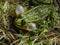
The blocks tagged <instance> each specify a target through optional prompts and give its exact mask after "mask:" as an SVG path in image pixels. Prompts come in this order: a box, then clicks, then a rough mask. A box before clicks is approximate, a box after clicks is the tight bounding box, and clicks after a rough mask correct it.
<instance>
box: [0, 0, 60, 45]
mask: <svg viewBox="0 0 60 45" xmlns="http://www.w3.org/2000/svg"><path fill="white" fill-rule="evenodd" d="M19 3H20V4H21V5H23V6H24V7H25V10H26V11H28V10H30V9H31V8H34V7H35V6H33V7H32V6H30V5H29V2H28V1H27V0H26V1H24V2H23V1H22V0H21V2H19V1H9V0H8V1H0V23H1V24H0V45H8V44H9V45H13V44H14V45H53V43H54V45H55V44H56V45H57V44H58V45H60V34H58V33H55V32H53V31H51V30H49V29H46V27H47V25H48V23H50V22H49V19H48V23H47V22H46V21H44V27H43V28H42V29H41V31H31V32H28V31H24V30H21V29H14V28H15V27H14V28H12V29H11V28H10V27H9V25H10V24H11V23H12V22H10V21H9V16H12V17H14V15H16V14H15V12H14V9H15V7H16V5H18V4H19ZM54 13H55V12H54ZM55 17H56V16H55ZM56 18H57V17H56ZM59 19H60V18H59ZM59 21H60V20H59ZM55 24H56V23H55ZM58 27H59V26H58ZM16 28H17V27H16ZM18 32H19V33H18ZM7 41H8V43H7Z"/></svg>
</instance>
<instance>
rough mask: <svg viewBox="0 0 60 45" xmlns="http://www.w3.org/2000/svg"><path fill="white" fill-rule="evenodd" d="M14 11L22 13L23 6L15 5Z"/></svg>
mask: <svg viewBox="0 0 60 45" xmlns="http://www.w3.org/2000/svg"><path fill="white" fill-rule="evenodd" d="M15 12H16V14H17V15H20V14H22V13H23V12H24V8H23V6H21V5H18V6H17V7H16V9H15Z"/></svg>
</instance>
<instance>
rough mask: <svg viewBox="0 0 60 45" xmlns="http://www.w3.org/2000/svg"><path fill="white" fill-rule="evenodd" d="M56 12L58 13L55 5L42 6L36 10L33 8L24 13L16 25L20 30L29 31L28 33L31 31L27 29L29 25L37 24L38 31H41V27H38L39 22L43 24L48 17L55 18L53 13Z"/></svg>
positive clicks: (17, 19) (16, 20)
mask: <svg viewBox="0 0 60 45" xmlns="http://www.w3.org/2000/svg"><path fill="white" fill-rule="evenodd" d="M56 11H57V10H56V7H55V6H54V5H53V4H49V5H46V4H40V5H38V6H36V7H35V8H32V9H31V10H29V11H27V12H25V13H23V14H22V15H21V17H22V18H16V19H15V22H14V23H15V26H16V27H18V28H20V29H24V30H28V31H29V29H28V28H27V27H28V24H29V23H35V24H36V26H37V29H39V28H40V26H39V27H38V23H37V22H40V21H42V23H43V20H45V19H46V17H47V16H49V15H52V16H54V15H55V14H53V13H54V12H56ZM56 13H57V12H56ZM39 25H40V24H39Z"/></svg>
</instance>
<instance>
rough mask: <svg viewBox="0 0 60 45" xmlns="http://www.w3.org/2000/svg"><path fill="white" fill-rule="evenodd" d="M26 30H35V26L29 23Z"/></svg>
mask: <svg viewBox="0 0 60 45" xmlns="http://www.w3.org/2000/svg"><path fill="white" fill-rule="evenodd" d="M28 29H29V30H35V29H36V24H34V23H29V24H28Z"/></svg>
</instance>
